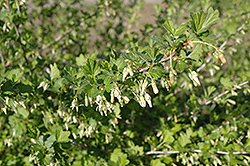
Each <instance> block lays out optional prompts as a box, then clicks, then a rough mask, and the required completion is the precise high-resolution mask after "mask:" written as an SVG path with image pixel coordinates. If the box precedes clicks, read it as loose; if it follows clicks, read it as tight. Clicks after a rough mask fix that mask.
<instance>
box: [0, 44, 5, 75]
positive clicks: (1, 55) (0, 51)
mask: <svg viewBox="0 0 250 166" xmlns="http://www.w3.org/2000/svg"><path fill="white" fill-rule="evenodd" d="M0 58H1V61H2V65H3V69H4V70H6V67H5V61H4V57H3V52H2V50H1V49H0Z"/></svg>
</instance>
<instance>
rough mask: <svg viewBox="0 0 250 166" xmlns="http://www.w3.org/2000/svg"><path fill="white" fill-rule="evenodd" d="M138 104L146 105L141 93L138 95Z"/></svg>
mask: <svg viewBox="0 0 250 166" xmlns="http://www.w3.org/2000/svg"><path fill="white" fill-rule="evenodd" d="M139 104H140V105H141V107H146V101H145V99H144V97H143V95H142V94H141V95H140V98H139Z"/></svg>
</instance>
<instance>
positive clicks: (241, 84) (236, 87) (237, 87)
mask: <svg viewBox="0 0 250 166" xmlns="http://www.w3.org/2000/svg"><path fill="white" fill-rule="evenodd" d="M248 83H249V81H245V82H242V83H240V84H239V85H236V86H235V87H234V88H232V89H233V90H236V89H240V87H241V86H243V85H245V84H248ZM229 92H230V91H229V90H227V91H224V92H222V93H221V94H219V95H218V96H216V97H214V98H213V99H211V100H209V101H207V102H206V103H204V104H201V105H208V104H210V103H211V102H212V101H216V100H218V99H219V98H221V97H222V96H224V95H225V94H228V93H229Z"/></svg>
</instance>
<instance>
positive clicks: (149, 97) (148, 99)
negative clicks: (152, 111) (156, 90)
mask: <svg viewBox="0 0 250 166" xmlns="http://www.w3.org/2000/svg"><path fill="white" fill-rule="evenodd" d="M144 96H145V100H146V101H147V103H148V105H149V107H150V108H151V107H152V102H151V96H150V95H149V94H148V93H146V92H145V94H144Z"/></svg>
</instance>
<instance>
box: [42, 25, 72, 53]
mask: <svg viewBox="0 0 250 166" xmlns="http://www.w3.org/2000/svg"><path fill="white" fill-rule="evenodd" d="M71 31H73V29H70V30H67V31H65V32H64V33H63V34H62V35H59V36H58V37H57V38H56V39H55V40H54V41H53V42H51V43H49V44H48V45H46V46H42V48H41V49H42V50H45V49H47V48H48V47H50V46H51V45H53V44H55V43H56V42H58V41H60V40H61V39H62V38H63V37H64V36H65V35H67V34H69V33H70V32H71Z"/></svg>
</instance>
